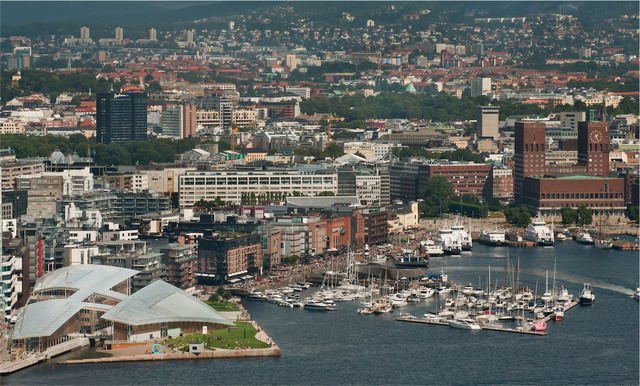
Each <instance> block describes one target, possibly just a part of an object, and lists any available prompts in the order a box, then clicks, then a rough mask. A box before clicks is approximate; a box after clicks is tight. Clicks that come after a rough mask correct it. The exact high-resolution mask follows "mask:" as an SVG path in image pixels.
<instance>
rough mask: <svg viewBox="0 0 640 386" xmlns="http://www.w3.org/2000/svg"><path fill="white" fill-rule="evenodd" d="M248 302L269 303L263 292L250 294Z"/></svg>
mask: <svg viewBox="0 0 640 386" xmlns="http://www.w3.org/2000/svg"><path fill="white" fill-rule="evenodd" d="M247 300H256V301H261V302H264V301H267V295H265V294H263V293H262V292H258V291H256V292H249V294H248V295H247Z"/></svg>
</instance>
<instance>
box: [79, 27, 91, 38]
mask: <svg viewBox="0 0 640 386" xmlns="http://www.w3.org/2000/svg"><path fill="white" fill-rule="evenodd" d="M90 37H91V36H90V35H89V27H87V26H83V27H82V28H80V39H82V40H87V39H89V38H90Z"/></svg>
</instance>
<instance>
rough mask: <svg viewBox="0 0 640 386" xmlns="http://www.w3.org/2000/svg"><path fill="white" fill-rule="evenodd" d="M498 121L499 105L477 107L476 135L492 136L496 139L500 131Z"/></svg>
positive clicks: (482, 136)
mask: <svg viewBox="0 0 640 386" xmlns="http://www.w3.org/2000/svg"><path fill="white" fill-rule="evenodd" d="M499 122H500V107H498V106H480V107H478V137H480V138H492V139H493V140H498V139H499V138H500V132H499V130H498V128H499Z"/></svg>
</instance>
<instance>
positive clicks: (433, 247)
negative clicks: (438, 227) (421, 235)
mask: <svg viewBox="0 0 640 386" xmlns="http://www.w3.org/2000/svg"><path fill="white" fill-rule="evenodd" d="M420 248H421V249H422V252H424V253H426V254H427V256H429V257H432V256H442V255H444V249H442V245H438V244H436V243H435V242H434V241H433V240H423V241H421V242H420Z"/></svg>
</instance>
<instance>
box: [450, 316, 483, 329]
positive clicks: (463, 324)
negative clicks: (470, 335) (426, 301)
mask: <svg viewBox="0 0 640 386" xmlns="http://www.w3.org/2000/svg"><path fill="white" fill-rule="evenodd" d="M449 327H453V328H460V329H463V330H482V327H480V325H479V324H477V323H475V322H474V321H472V320H468V319H459V320H455V319H454V320H450V321H449Z"/></svg>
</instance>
